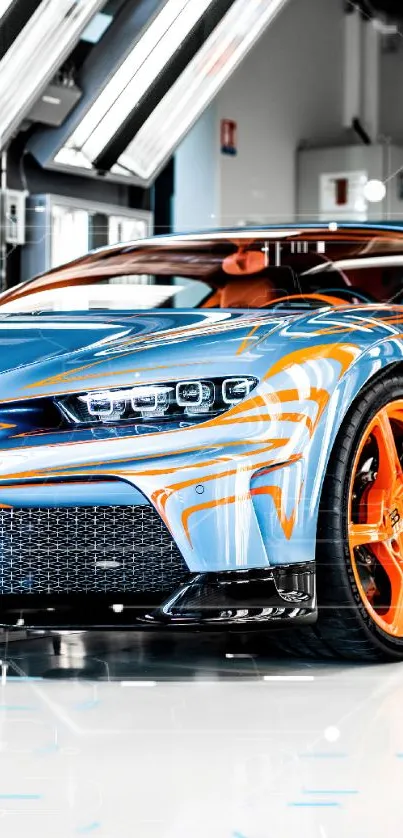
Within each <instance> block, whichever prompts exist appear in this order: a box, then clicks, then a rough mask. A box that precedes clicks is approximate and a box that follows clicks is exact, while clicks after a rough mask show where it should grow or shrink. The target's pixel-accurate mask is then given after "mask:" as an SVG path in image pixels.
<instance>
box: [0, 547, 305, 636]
mask: <svg viewBox="0 0 403 838" xmlns="http://www.w3.org/2000/svg"><path fill="white" fill-rule="evenodd" d="M315 580H316V573H315V564H314V563H313V562H309V563H308V562H307V563H305V564H298V565H282V566H280V567H276V568H270V569H267V570H237V571H229V572H222V573H199V574H193V575H191V576H189V579H188V580H187V581H186V583H185V584H183V585H181V587H180V588H178V589H177V590H176V591H175V592H173V593H172V594H171V595H170V596H169V598H168V599H167V596H166V593H165V594H162V593H160V594H155V595H153V596H149V595H147V596H136V595H134V594H127V593H118V592H113V593H108V594H94V593H80V594H43V595H38V594H6V595H2V596H0V623H1V625H2V626H3V627H4V628H10V629H11V628H16V627H18V628H22V627H25V628H38V629H39V628H40V629H72V630H75V629H113V628H119V629H122V628H126V629H153V628H154V629H158V628H159V629H161V628H164V627H170V628H179V629H180V628H188V629H203V628H206V629H210V630H212V629H213V628H214V627H216V628H217V629H220V628H228V629H232V628H233V629H236V628H239V629H244V630H246V629H253V628H255V629H259V628H260V629H262V628H264V627H265V626H267V627H269V626H270V624H273V625H276V627H278V626H279V625H282V624H283V625H287V624H290V623H293V624H294V625H301V624H307V623H312V622H315V621H316V619H317V613H318V612H317V602H316V585H315Z"/></svg>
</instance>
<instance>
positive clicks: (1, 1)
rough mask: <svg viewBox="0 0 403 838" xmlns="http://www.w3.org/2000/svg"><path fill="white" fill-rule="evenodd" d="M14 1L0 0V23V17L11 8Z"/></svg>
mask: <svg viewBox="0 0 403 838" xmlns="http://www.w3.org/2000/svg"><path fill="white" fill-rule="evenodd" d="M14 2H15V0H0V24H1V19H2V18H3V17H4V15H6V14H7V12H8V10H9V9H11V6H12V5H13V3H14Z"/></svg>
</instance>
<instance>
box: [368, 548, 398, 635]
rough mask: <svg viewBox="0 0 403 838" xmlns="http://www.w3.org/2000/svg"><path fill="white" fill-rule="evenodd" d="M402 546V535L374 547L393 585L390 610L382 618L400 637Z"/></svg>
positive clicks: (391, 585)
mask: <svg viewBox="0 0 403 838" xmlns="http://www.w3.org/2000/svg"><path fill="white" fill-rule="evenodd" d="M402 547H403V540H402V539H401V538H400V537H399V538H398V539H392V541H387V542H384V543H383V544H376V545H374V546H373V547H372V550H373V553H374V555H375V556H376V558H377V559H378V561H379V563H380V564H381V565H382V567H383V569H384V571H385V573H386V574H387V576H388V579H389V582H390V587H391V596H390V606H389V609H388V611H387V612H386V613H384V614H382V619H383V620H384V622H385V623H387V624H388V626H389V629H390V631H391V632H392V634H395V635H396V636H400V637H401V636H402V635H403V565H402V558H403V553H402Z"/></svg>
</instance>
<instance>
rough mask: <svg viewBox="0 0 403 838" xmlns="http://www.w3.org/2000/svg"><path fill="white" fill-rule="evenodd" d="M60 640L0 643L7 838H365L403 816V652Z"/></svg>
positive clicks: (0, 807)
mask: <svg viewBox="0 0 403 838" xmlns="http://www.w3.org/2000/svg"><path fill="white" fill-rule="evenodd" d="M58 639H60V648H58V642H57V641H56V643H55V644H54V643H53V641H52V638H49V637H47V636H41V635H40V636H32V637H28V638H24V637H21V639H18V640H15V639H14V640H13V639H12V638H11V639H10V638H9V640H8V643H7V639H6V637H4V638H3V641H2V643H1V647H0V654H1V659H2V662H3V663H2V680H1V686H0V760H1V762H0V766H1V770H0V818H1V828H2V834H4V835H5V836H7V838H17V836H18V838H20V836H22V835H24V834H26V829H27V828H28V824H29V825H30V826H29V829H30V834H32V835H34V836H41V838H48V836H49V838H55V836H58V838H59V837H60V838H65V836H76V835H80V834H82V835H83V834H90V835H95V836H107V838H129V836H130V838H133V836H141V838H143V836H144V838H207V836H208V838H269V836H279V838H289V837H290V838H291V836H293V838H294V836H295V835H296V834H299V835H302V836H309V838H316V836H318V838H336V836H337V838H339V836H341V835H343V836H347V838H350V836H351V838H353V836H354V838H357V836H358V838H361V836H366V838H371V836H375V835H376V836H378V835H379V832H380V830H382V831H383V834H391V833H392V829H394V828H395V827H396V824H397V823H398V822H399V821H398V818H399V819H400V800H401V787H402V781H403V718H402V713H401V707H402V704H403V666H402V665H400V664H399V665H377V666H365V667H364V666H362V667H360V666H354V665H351V664H345V665H343V664H340V663H337V664H333V663H323V662H317V661H308V660H304V661H296V660H291V659H286V658H281V659H280V658H278V659H275V658H274V657H270V656H268V655H267V654H263V653H262V649H261V643H260V642H258V641H257V640H256V644H254V641H253V639H252V640H251V639H250V638H249V640H248V642H247V643H246V644H244V643H242V642H239V641H237V639H236V638H235V639H230V640H228V639H227V640H225V639H224V638H222V637H211V636H208V635H194V636H190V635H189V636H176V635H172V634H171V635H168V636H166V635H165V636H164V635H160V634H158V635H142V634H129V633H122V632H116V633H113V634H112V633H110V634H108V633H78V634H70V635H68V634H67V635H66V634H64V635H61V636H60V637H59V638H58ZM54 645H55V646H56V654H55V650H54ZM254 645H255V646H256V649H254ZM380 800H382V805H377V804H376V801H380Z"/></svg>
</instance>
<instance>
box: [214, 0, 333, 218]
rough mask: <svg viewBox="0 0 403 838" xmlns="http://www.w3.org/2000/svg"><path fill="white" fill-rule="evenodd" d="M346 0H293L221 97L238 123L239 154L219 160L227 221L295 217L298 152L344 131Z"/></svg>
mask: <svg viewBox="0 0 403 838" xmlns="http://www.w3.org/2000/svg"><path fill="white" fill-rule="evenodd" d="M342 39H343V5H342V2H341V0H290V3H289V4H288V5H287V6H286V7H285V9H284V10H283V11H282V12H281V14H280V15H279V16H278V17H277V18H276V20H275V21H274V23H273V26H271V27H270V28H269V29H268V30H267V32H266V34H265V35H264V36H263V38H262V39H261V41H260V42H259V44H258V45H257V46H256V47H255V49H254V50H253V51H252V52H251V54H250V55H249V56H248V57H247V58H246V59H245V61H244V63H243V64H242V65H241V67H240V68H239V69H238V71H237V72H236V73H235V74H234V75H233V77H232V78H231V79H230V81H229V82H228V83H227V85H226V86H225V88H224V89H223V90H222V92H221V93H220V94H219V96H218V116H219V118H226V119H234V120H236V121H238V124H239V154H238V157H236V158H230V157H221V166H220V179H221V219H222V222H223V223H224V224H233V223H235V224H236V223H239V222H240V221H242V220H245V221H256V222H264V221H267V222H271V221H274V220H278V221H282V220H291V219H293V218H294V215H295V200H296V153H295V152H296V149H297V146H298V145H299V143H300V142H301V141H302V140H304V139H309V138H315V141H317V142H323V143H325V142H327V141H328V140H329V139H330V138H332V137H333V136H334V135H335V134H339V133H340V128H341V120H342V88H343V51H342V48H341V45H342V43H343V41H342Z"/></svg>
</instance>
